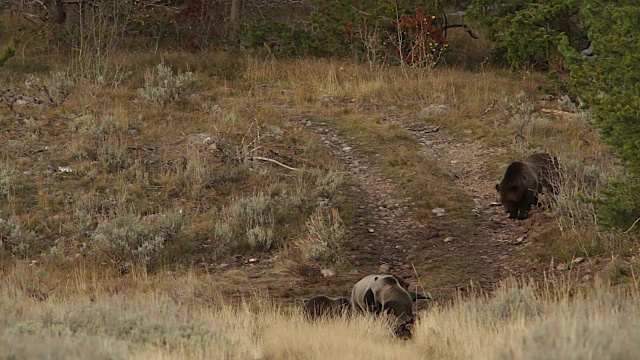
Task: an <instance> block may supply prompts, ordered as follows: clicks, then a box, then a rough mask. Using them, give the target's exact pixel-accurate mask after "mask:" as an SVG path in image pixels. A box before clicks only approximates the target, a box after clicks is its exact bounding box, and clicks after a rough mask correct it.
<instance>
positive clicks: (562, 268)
mask: <svg viewBox="0 0 640 360" xmlns="http://www.w3.org/2000/svg"><path fill="white" fill-rule="evenodd" d="M556 269H557V270H560V271H564V270H566V269H567V264H565V263H563V262H562V263H560V264H558V265H556Z"/></svg>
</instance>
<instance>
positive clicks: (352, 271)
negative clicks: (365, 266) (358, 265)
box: [349, 269, 359, 275]
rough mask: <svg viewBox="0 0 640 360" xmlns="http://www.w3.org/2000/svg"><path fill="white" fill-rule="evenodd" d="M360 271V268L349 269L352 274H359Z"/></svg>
mask: <svg viewBox="0 0 640 360" xmlns="http://www.w3.org/2000/svg"><path fill="white" fill-rule="evenodd" d="M358 273H359V271H358V269H353V270H351V271H349V274H351V275H357V274H358Z"/></svg>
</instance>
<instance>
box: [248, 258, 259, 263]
mask: <svg viewBox="0 0 640 360" xmlns="http://www.w3.org/2000/svg"><path fill="white" fill-rule="evenodd" d="M247 262H248V263H249V264H253V263H257V262H258V259H257V258H250V259H249V260H247Z"/></svg>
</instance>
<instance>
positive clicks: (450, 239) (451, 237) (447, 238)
mask: <svg viewBox="0 0 640 360" xmlns="http://www.w3.org/2000/svg"><path fill="white" fill-rule="evenodd" d="M451 241H453V236H447V237H446V238H444V242H446V243H448V242H451Z"/></svg>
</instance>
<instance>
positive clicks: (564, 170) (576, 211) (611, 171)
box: [543, 154, 620, 231]
mask: <svg viewBox="0 0 640 360" xmlns="http://www.w3.org/2000/svg"><path fill="white" fill-rule="evenodd" d="M559 162H560V164H561V171H560V172H559V174H558V176H557V178H556V179H554V184H555V185H556V192H557V194H556V195H554V196H553V197H546V198H544V200H543V201H544V202H546V203H549V205H550V206H548V207H549V208H550V211H551V212H550V215H551V216H553V217H555V218H557V219H558V220H559V225H560V229H561V230H563V231H567V230H576V229H583V228H585V227H588V226H593V225H595V224H596V206H595V204H594V202H593V201H592V200H593V199H596V198H598V196H599V195H600V192H601V191H602V190H603V189H606V188H607V184H608V182H609V180H610V179H612V178H613V177H615V176H616V174H619V173H620V169H619V168H617V167H616V164H615V161H614V159H612V158H610V157H608V156H606V155H605V154H602V156H598V157H594V158H585V157H579V156H577V155H574V156H571V157H570V156H563V155H562V154H561V155H560V156H559Z"/></svg>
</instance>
